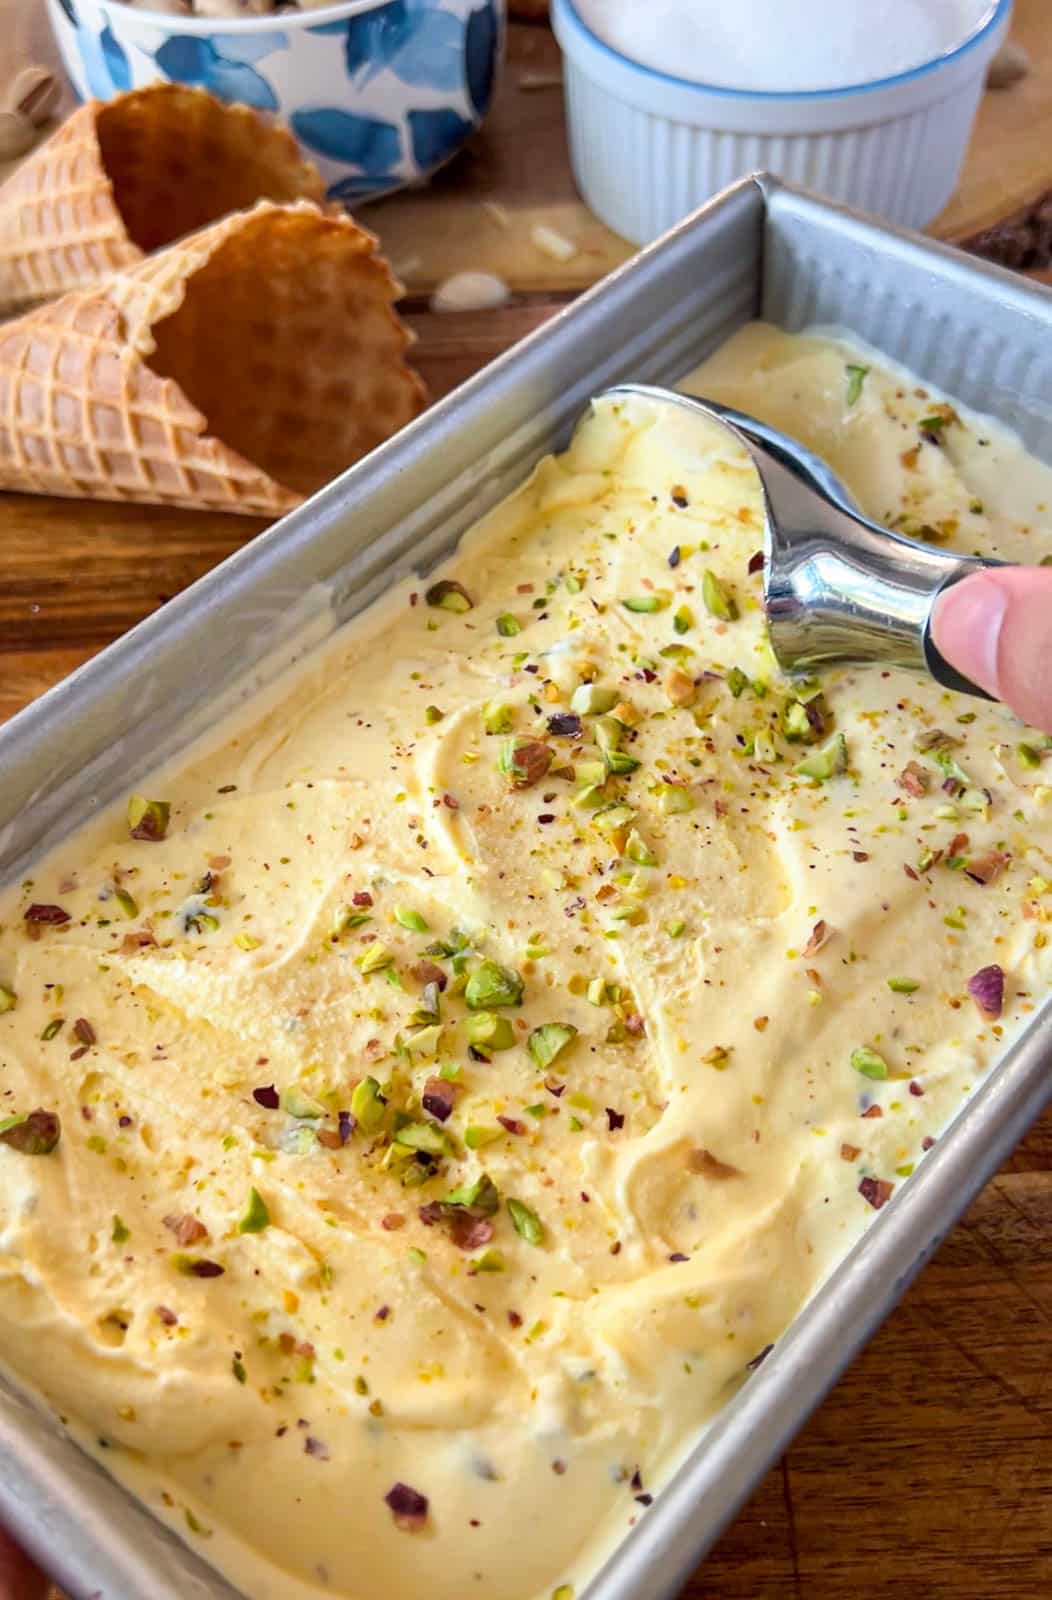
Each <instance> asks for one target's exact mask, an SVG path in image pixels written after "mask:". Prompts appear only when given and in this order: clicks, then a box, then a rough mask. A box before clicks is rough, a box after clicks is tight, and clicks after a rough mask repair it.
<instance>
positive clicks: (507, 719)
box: [482, 700, 515, 733]
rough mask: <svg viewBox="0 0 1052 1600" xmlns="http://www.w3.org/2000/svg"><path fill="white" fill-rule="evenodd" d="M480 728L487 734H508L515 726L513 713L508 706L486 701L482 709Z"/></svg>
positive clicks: (495, 701)
mask: <svg viewBox="0 0 1052 1600" xmlns="http://www.w3.org/2000/svg"><path fill="white" fill-rule="evenodd" d="M482 726H483V727H484V728H485V730H486V732H487V733H510V732H511V730H512V728H513V727H514V726H515V713H514V711H513V710H512V709H511V707H510V706H504V705H501V704H500V702H499V701H497V700H488V701H487V702H486V704H485V705H484V706H483V707H482Z"/></svg>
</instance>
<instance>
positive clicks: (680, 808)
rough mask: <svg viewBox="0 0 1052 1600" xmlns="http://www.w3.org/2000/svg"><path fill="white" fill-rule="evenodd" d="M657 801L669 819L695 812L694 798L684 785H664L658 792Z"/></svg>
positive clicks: (660, 786) (660, 785) (661, 785)
mask: <svg viewBox="0 0 1052 1600" xmlns="http://www.w3.org/2000/svg"><path fill="white" fill-rule="evenodd" d="M657 801H658V805H659V806H660V807H661V810H662V811H663V812H664V813H665V815H666V816H667V817H674V816H679V815H680V814H681V813H683V812H684V811H693V810H694V796H693V795H692V794H691V792H690V790H689V789H685V788H684V787H683V786H682V784H678V783H662V784H659V786H658V790H657Z"/></svg>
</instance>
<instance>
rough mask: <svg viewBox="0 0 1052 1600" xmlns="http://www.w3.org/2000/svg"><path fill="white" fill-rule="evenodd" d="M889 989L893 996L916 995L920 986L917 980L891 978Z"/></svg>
mask: <svg viewBox="0 0 1052 1600" xmlns="http://www.w3.org/2000/svg"><path fill="white" fill-rule="evenodd" d="M888 988H889V989H890V990H891V992H892V994H915V993H916V992H917V990H918V989H919V988H920V984H919V983H918V982H917V980H916V978H889V979H888Z"/></svg>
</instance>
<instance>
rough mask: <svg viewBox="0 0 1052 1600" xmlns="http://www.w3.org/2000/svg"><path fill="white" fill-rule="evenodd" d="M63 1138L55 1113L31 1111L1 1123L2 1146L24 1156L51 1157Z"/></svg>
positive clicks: (7, 1118) (60, 1125)
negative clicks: (4, 1145)
mask: <svg viewBox="0 0 1052 1600" xmlns="http://www.w3.org/2000/svg"><path fill="white" fill-rule="evenodd" d="M61 1137H62V1124H61V1123H60V1121H59V1119H58V1116H57V1115H56V1113H55V1112H54V1111H43V1110H38V1111H29V1112H24V1113H23V1114H22V1115H21V1116H18V1117H5V1118H4V1120H3V1121H2V1122H0V1144H6V1145H7V1146H8V1148H9V1149H11V1150H17V1151H18V1153H19V1154H20V1155H23V1156H49V1155H50V1154H51V1152H52V1150H54V1148H55V1146H56V1145H57V1144H58V1142H59V1139H60V1138H61Z"/></svg>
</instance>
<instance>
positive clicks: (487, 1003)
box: [464, 959, 523, 1011]
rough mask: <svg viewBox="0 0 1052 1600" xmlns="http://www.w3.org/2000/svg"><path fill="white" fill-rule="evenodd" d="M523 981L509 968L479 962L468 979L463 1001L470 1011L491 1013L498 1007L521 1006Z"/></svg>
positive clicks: (490, 962)
mask: <svg viewBox="0 0 1052 1600" xmlns="http://www.w3.org/2000/svg"><path fill="white" fill-rule="evenodd" d="M522 990H523V980H522V978H521V976H520V974H519V973H517V972H514V971H512V969H511V968H510V967H502V966H501V965H500V963H499V962H497V961H490V960H488V959H487V960H485V961H480V962H479V964H478V966H477V967H476V968H475V970H474V972H473V973H472V974H471V976H470V977H469V978H468V981H467V986H466V987H465V989H464V1000H465V1002H466V1004H467V1005H468V1007H469V1008H470V1009H471V1010H472V1011H491V1010H493V1009H494V1008H495V1007H499V1006H519V1005H521V1004H522Z"/></svg>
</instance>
